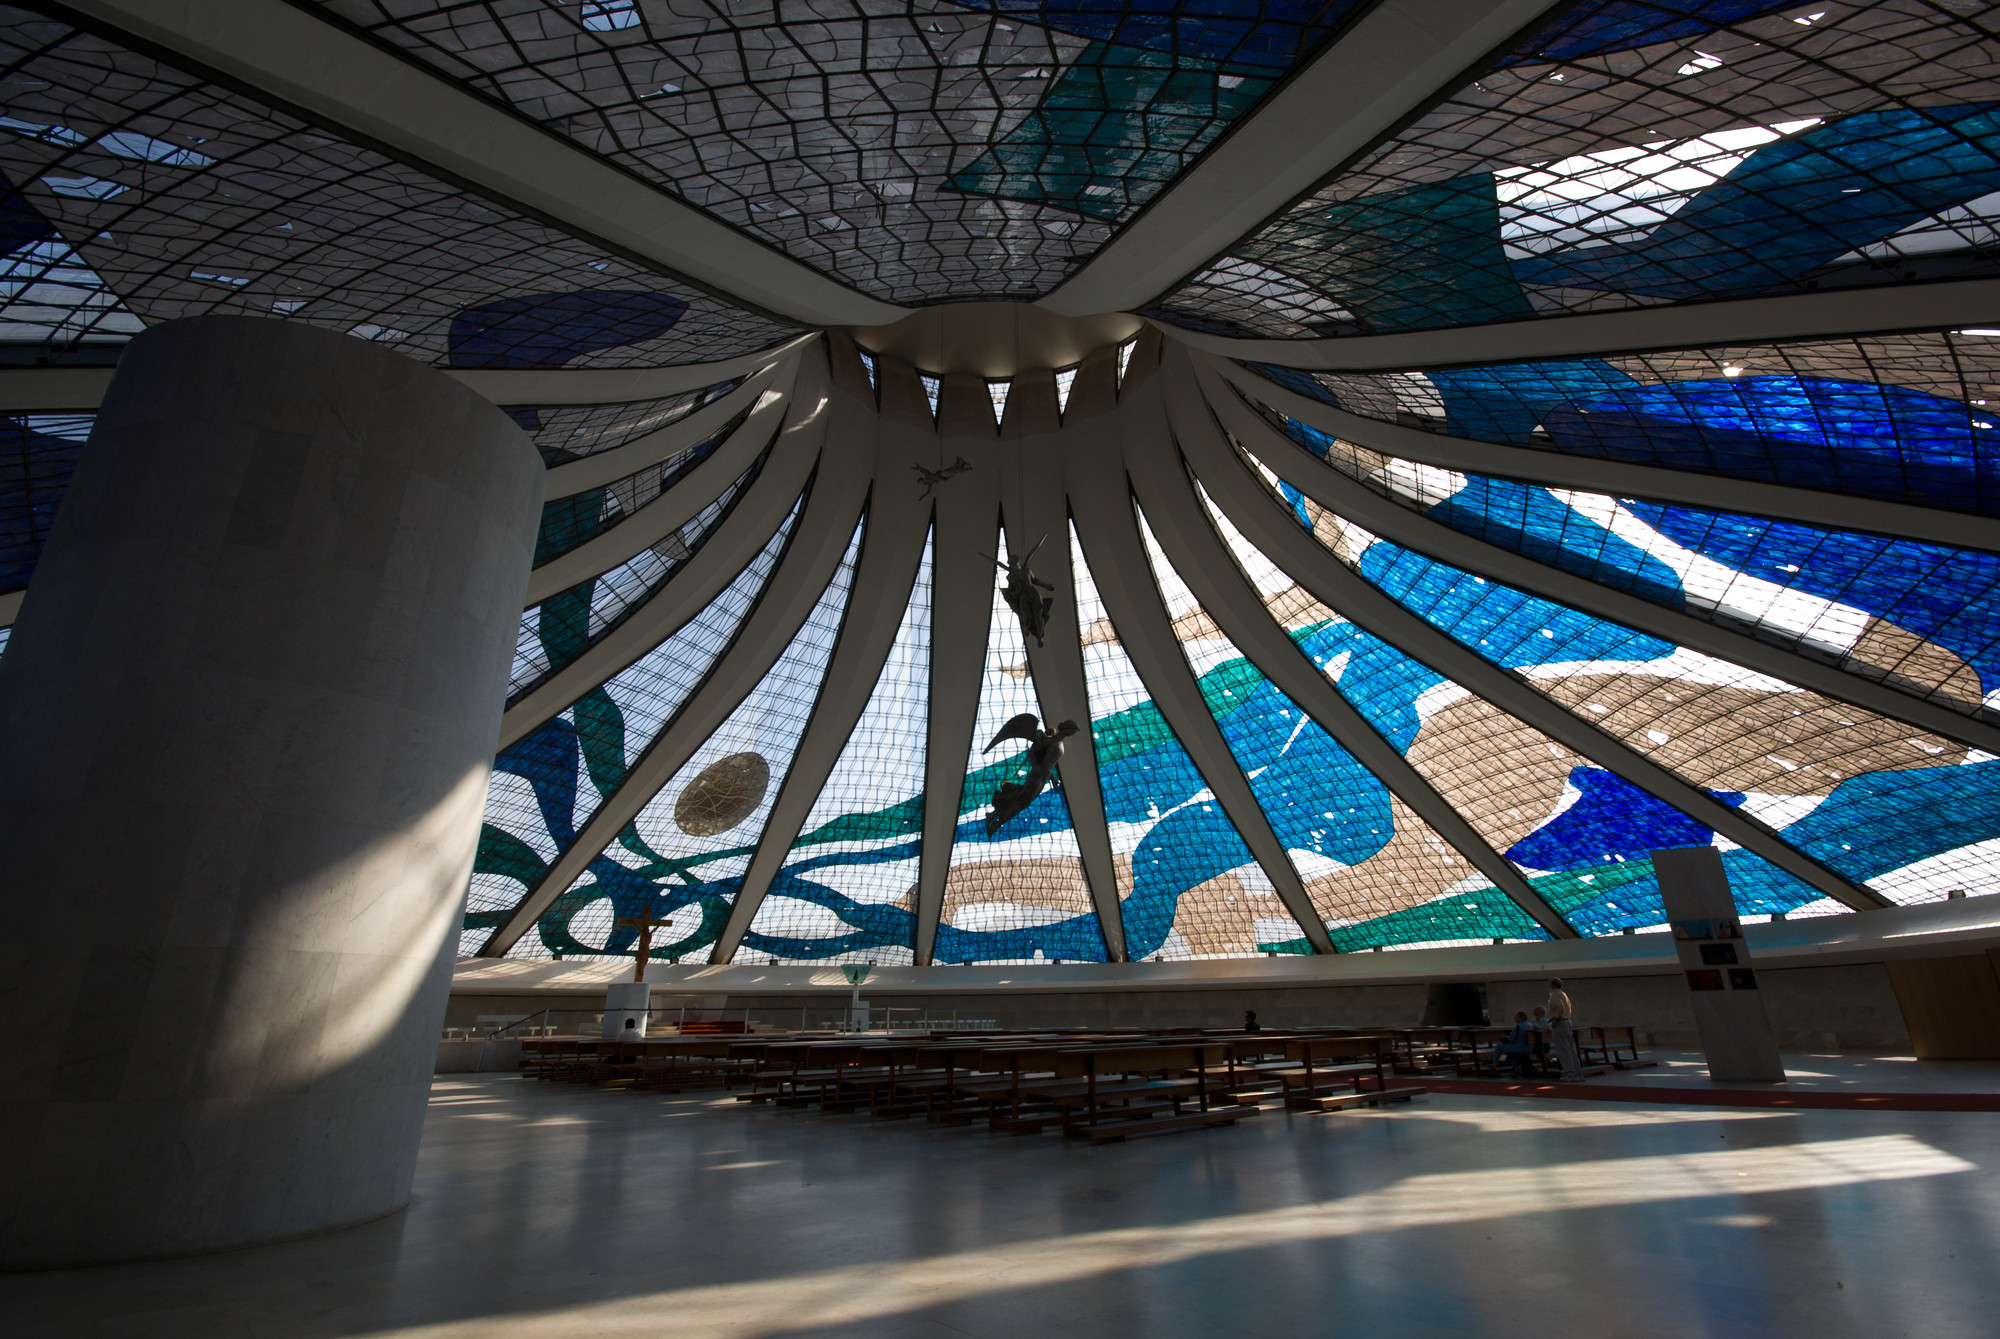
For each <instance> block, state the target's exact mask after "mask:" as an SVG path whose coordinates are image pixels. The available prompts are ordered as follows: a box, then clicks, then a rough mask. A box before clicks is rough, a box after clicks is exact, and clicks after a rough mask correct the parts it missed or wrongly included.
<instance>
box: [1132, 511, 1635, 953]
mask: <svg viewBox="0 0 2000 1339" xmlns="http://www.w3.org/2000/svg"><path fill="white" fill-rule="evenodd" d="M1202 500H1203V502H1204V503H1205V504H1206V505H1207V506H1208V509H1209V515H1210V518H1211V520H1213V521H1214V522H1215V524H1216V528H1217V531H1218V533H1219V534H1220V535H1221V537H1222V539H1223V541H1224V544H1225V545H1226V546H1227V547H1228V549H1229V550H1230V553H1231V556H1232V557H1234V558H1235V560H1236V562H1237V565H1238V566H1239V567H1240V568H1241V569H1242V571H1243V574H1244V576H1245V577H1246V578H1247V579H1248V580H1249V581H1250V583H1251V584H1252V586H1254V587H1255V588H1256V590H1257V591H1258V592H1259V593H1260V594H1261V595H1262V596H1263V598H1264V601H1265V605H1266V607H1267V608H1268V609H1269V610H1270V611H1271V613H1272V615H1273V617H1275V618H1277V619H1278V621H1279V623H1280V624H1281V625H1282V626H1283V627H1284V628H1285V629H1286V631H1287V632H1288V633H1290V635H1291V636H1292V638H1293V640H1294V641H1296V642H1297V643H1298V644H1299V648H1300V650H1302V651H1304V652H1305V653H1306V654H1307V655H1308V656H1309V657H1310V658H1311V659H1312V661H1313V663H1314V664H1316V665H1319V666H1320V667H1321V668H1322V669H1323V670H1324V671H1325V673H1326V674H1327V676H1328V678H1330V679H1331V680H1333V686H1334V688H1335V690H1336V691H1337V692H1339V693H1340V694H1341V695H1342V696H1343V697H1344V698H1346V699H1347V701H1348V703H1349V704H1350V705H1352V706H1353V707H1354V708H1355V709H1356V710H1357V711H1358V712H1359V713H1360V714H1361V716H1362V718H1363V719H1364V720H1365V721H1367V722H1368V724H1369V725H1370V726H1371V727H1373V728H1374V729H1375V730H1376V731H1377V733H1379V734H1381V735H1382V737H1383V738H1384V739H1385V740H1387V741H1388V742H1389V743H1390V744H1391V745H1392V746H1393V747H1395V748H1396V750H1397V751H1398V752H1400V753H1402V754H1403V755H1404V757H1405V758H1406V759H1408V761H1409V762H1410V765H1411V766H1412V768H1414V769H1415V770H1416V772H1417V774H1418V775H1419V776H1420V777H1422V778H1423V779H1424V780H1425V781H1426V782H1428V783H1430V785H1431V786H1432V787H1433V788H1434V789H1436V790H1437V791H1438V793H1439V795H1440V796H1441V797H1443V799H1444V800H1445V801H1446V802H1447V803H1449V804H1451V805H1452V806H1453V807H1454V808H1455V809H1457V810H1458V811H1459V813H1460V815H1461V816H1462V817H1463V818H1465V820H1466V821H1467V822H1468V823H1469V824H1470V825H1471V826H1472V829H1473V831H1474V832H1476V833H1477V834H1478V835H1479V836H1480V837H1481V838H1483V839H1484V840H1485V841H1486V842H1487V844H1488V845H1490V846H1492V847H1493V848H1494V849H1495V850H1496V851H1500V852H1505V851H1507V850H1508V848H1509V847H1511V846H1513V845H1514V844H1515V843H1516V842H1518V841H1519V840H1521V839H1522V838H1523V837H1525V836H1527V835H1528V834H1529V833H1531V832H1533V831H1535V830H1536V829H1537V827H1538V826H1542V825H1545V824H1546V822H1547V820H1548V818H1549V817H1550V815H1551V814H1553V813H1554V812H1555V809H1554V806H1555V803H1556V801H1557V800H1558V799H1559V798H1560V797H1561V795H1562V793H1563V788H1564V786H1565V785H1566V784H1567V781H1568V777H1569V775H1570V773H1571V772H1572V770H1573V769H1574V767H1575V766H1577V765H1580V764H1583V763H1584V760H1583V759H1581V758H1575V757H1573V756H1572V755H1570V754H1569V753H1568V751H1567V750H1564V749H1561V748H1559V747H1557V746H1556V745H1555V744H1554V743H1553V741H1551V740H1549V739H1547V738H1546V737H1545V736H1544V735H1542V734H1541V732H1540V731H1537V730H1534V729H1533V728H1532V727H1530V726H1528V725H1527V724H1526V723H1525V722H1522V721H1520V720H1518V719H1516V718H1515V717H1513V716H1511V715H1508V714H1507V713H1505V712H1502V711H1500V710H1499V709H1498V708H1496V707H1494V706H1493V705H1492V704H1491V703H1489V702H1486V701H1484V700H1483V699H1479V698H1475V697H1474V696H1473V695H1472V694H1470V693H1468V692H1467V691H1466V690H1465V689H1463V688H1461V687H1460V686H1459V685H1457V684H1456V683H1453V682H1452V681H1451V680H1449V679H1447V678H1445V677H1444V676H1442V675H1440V674H1437V673H1435V672H1433V671H1431V670H1430V669H1428V668H1426V667H1424V666H1422V665H1419V664H1417V663H1416V662H1415V661H1413V660H1411V659H1410V658H1409V657H1407V656H1405V655H1403V654H1402V653H1401V652H1398V651H1396V650H1395V649H1394V648H1392V647H1390V646H1388V645H1387V644H1386V643H1384V642H1382V641H1380V640H1379V639H1377V638H1375V637H1371V636H1369V635H1368V634H1367V633H1365V632H1363V631H1362V630H1361V629H1360V628H1358V627H1356V626H1355V625H1354V624H1352V623H1350V622H1348V621H1347V620H1346V619H1344V618H1342V617H1341V616H1339V615H1338V614H1336V613H1334V612H1333V611H1332V610H1330V609H1328V608H1327V607H1326V606H1324V605H1322V604H1320V603H1319V602H1318V601H1317V600H1315V599H1313V598H1312V596H1310V595H1308V594H1307V593H1306V592H1305V591H1304V590H1302V589H1301V588H1300V587H1299V586H1298V585H1296V584H1295V583H1293V582H1292V580H1291V578H1290V577H1288V576H1286V575H1285V574H1284V573H1282V572H1280V571H1279V570H1278V568H1277V566H1276V565H1275V564H1274V563H1272V562H1271V560H1270V559H1269V558H1268V557H1266V556H1265V554H1264V553H1263V551H1262V550H1260V549H1258V548H1257V547H1256V546H1255V545H1254V544H1252V543H1251V542H1250V541H1249V539H1248V538H1247V537H1245V536H1244V535H1243V534H1242V532H1241V531H1239V530H1237V528H1236V527H1235V526H1234V525H1232V524H1231V523H1230V522H1229V520H1228V519H1227V518H1226V517H1224V516H1223V515H1222V514H1221V513H1220V511H1219V510H1218V509H1217V508H1216V507H1215V505H1214V503H1213V502H1212V501H1211V500H1210V499H1209V498H1208V496H1207V494H1206V492H1203V493H1202ZM1164 556H1165V555H1164V554H1161V555H1159V558H1157V559H1156V565H1157V564H1159V563H1161V562H1163V560H1164ZM1156 570H1158V571H1160V572H1161V580H1162V584H1163V586H1164V585H1166V584H1167V583H1168V581H1169V580H1170V579H1171V582H1172V586H1173V588H1174V589H1175V594H1174V596H1173V598H1174V599H1176V600H1185V601H1189V602H1191V601H1192V600H1193V594H1192V592H1189V591H1187V590H1186V587H1185V586H1184V585H1183V584H1182V583H1181V582H1180V580H1179V577H1178V575H1177V574H1172V572H1171V567H1170V566H1156ZM1193 607H1194V608H1197V609H1198V608H1199V606H1193ZM1215 631H1216V633H1217V634H1218V635H1219V633H1220V630H1219V629H1217V630H1215ZM1185 645H1186V648H1187V650H1188V651H1189V654H1190V658H1191V659H1192V658H1193V657H1194V656H1195V655H1196V653H1197V649H1198V648H1199V647H1201V646H1202V645H1203V643H1201V642H1195V641H1190V642H1188V643H1186V644H1185ZM1209 645H1213V644H1212V643H1209ZM1225 645H1227V643H1226V642H1225ZM1228 651H1229V652H1230V653H1233V652H1234V647H1233V645H1230V646H1228ZM1208 654H1209V655H1210V656H1214V655H1215V654H1216V652H1215V651H1209V652H1208ZM1238 673H1239V674H1244V673H1249V674H1256V672H1255V671H1254V670H1253V669H1251V668H1250V667H1249V666H1248V665H1247V664H1244V665H1242V666H1241V667H1240V668H1239V670H1238ZM1256 680H1258V681H1262V680H1263V676H1262V675H1261V674H1256ZM1256 691H1259V692H1264V691H1268V693H1269V694H1271V695H1273V699H1272V700H1274V701H1282V703H1283V705H1284V708H1285V709H1287V710H1288V711H1290V712H1292V713H1297V705H1296V703H1294V702H1292V700H1291V699H1290V698H1287V697H1284V696H1283V695H1282V694H1281V693H1279V692H1278V690H1277V688H1276V687H1275V686H1274V685H1269V684H1268V682H1267V681H1264V682H1262V684H1261V687H1259V688H1258V689H1257V690H1256ZM1292 719H1294V720H1297V719H1301V718H1300V717H1299V716H1298V715H1296V714H1295V715H1294V716H1293V717H1292ZM1296 730H1297V734H1296V739H1295V740H1294V741H1293V747H1294V748H1297V747H1298V745H1299V744H1300V743H1307V744H1309V743H1310V741H1311V740H1312V739H1314V738H1316V737H1317V738H1320V739H1322V740H1323V741H1324V743H1323V745H1322V750H1323V751H1324V752H1325V756H1326V758H1327V760H1328V762H1329V764H1337V765H1338V766H1337V772H1338V773H1339V774H1340V775H1341V776H1343V777H1344V778H1345V779H1346V780H1347V781H1348V784H1347V786H1346V787H1344V788H1343V789H1346V790H1348V791H1350V792H1351V794H1350V795H1349V799H1350V804H1349V808H1350V810H1351V811H1352V813H1353V816H1354V818H1353V823H1352V826H1351V827H1349V828H1348V830H1347V832H1346V833H1345V834H1337V835H1340V836H1341V839H1342V840H1343V841H1346V842H1348V843H1353V842H1356V841H1358V842H1359V843H1360V844H1359V846H1358V847H1356V848H1355V850H1354V854H1356V855H1360V856H1361V857H1362V858H1361V859H1360V860H1358V861H1357V860H1354V859H1352V858H1350V857H1349V856H1348V855H1347V854H1345V853H1344V852H1342V851H1340V850H1330V851H1323V852H1322V854H1323V855H1328V856H1332V857H1333V858H1334V859H1337V860H1341V861H1342V862H1343V863H1346V864H1349V865H1354V866H1356V867H1357V868H1356V869H1355V870H1353V871H1351V872H1350V871H1342V872H1341V874H1340V881H1338V882H1336V881H1329V882H1331V883H1332V886H1333V888H1336V889H1338V888H1342V887H1348V888H1352V887H1354V886H1355V885H1353V884H1351V883H1347V882H1346V881H1347V880H1349V879H1351V878H1352V875H1353V874H1357V873H1361V872H1363V871H1371V870H1379V871H1380V873H1379V874H1378V875H1377V883H1378V885H1379V886H1378V887H1377V888H1376V889H1374V890H1372V891H1371V893H1370V895H1369V898H1368V901H1367V902H1366V903H1364V904H1362V905H1361V906H1360V907H1358V908H1342V909H1341V911H1340V915H1341V918H1342V920H1343V922H1345V929H1346V933H1345V940H1346V942H1347V943H1348V944H1349V945H1353V944H1356V943H1358V944H1359V945H1360V946H1362V947H1372V945H1373V943H1375V942H1382V940H1380V939H1377V938H1374V937H1373V936H1376V935H1380V934H1382V932H1383V931H1385V930H1394V931H1396V932H1398V934H1397V936H1396V937H1399V938H1404V939H1408V938H1410V937H1411V936H1414V937H1415V939H1416V941H1417V942H1420V943H1426V944H1428V943H1439V942H1484V941H1485V940H1487V939H1490V938H1528V939H1539V938H1543V937H1544V936H1545V932H1544V931H1543V930H1542V929H1541V928H1540V927H1539V926H1537V925H1535V924H1534V922H1533V920H1532V919H1531V918H1530V917H1529V916H1528V915H1527V914H1526V913H1525V912H1523V911H1521V910H1520V908H1519V907H1517V906H1516V905H1515V904H1514V903H1513V901H1512V900H1511V899H1510V898H1508V897H1507V896H1506V895H1505V894H1504V893H1502V892H1501V891H1500V890H1499V889H1497V888H1495V887H1493V886H1492V885H1491V883H1490V882H1488V880H1487V879H1485V878H1484V877H1483V876H1481V875H1480V874H1478V872H1477V871H1476V870H1475V869H1474V868H1473V867H1472V866H1471V864H1470V863H1469V862H1468V861H1466V860H1465V859H1464V857H1463V856H1461V855H1460V854H1459V853H1458V852H1457V851H1456V850H1454V849H1453V848H1452V846H1451V845H1450V844H1449V843H1447V842H1446V841H1445V840H1444V839H1443V838H1442V837H1441V836H1439V835H1438V834H1437V832H1436V831H1435V830H1434V829H1433V828H1431V827H1430V825H1429V824H1427V823H1425V822H1424V821H1423V820H1422V819H1421V818H1419V817H1418V816H1417V815H1416V814H1414V813H1412V812H1410V811H1409V809H1408V808H1407V807H1406V806H1405V805H1404V804H1403V803H1402V801H1401V800H1400V799H1398V798H1397V797H1396V796H1394V795H1392V794H1391V793H1390V791H1389V789H1388V787H1387V786H1385V785H1384V784H1382V782H1381V781H1380V780H1379V779H1377V778H1376V777H1375V776H1374V775H1373V774H1371V773H1369V772H1368V771H1366V769H1364V768H1363V767H1362V765H1361V764H1360V763H1359V762H1357V761H1355V760H1354V759H1353V758H1352V756H1351V755H1349V754H1347V753H1346V751H1345V750H1342V749H1340V746H1339V744H1338V743H1337V742H1335V741H1334V740H1333V739H1331V738H1330V737H1327V736H1325V735H1324V733H1323V732H1321V731H1320V730H1319V727H1318V726H1317V725H1316V724H1314V723H1313V722H1311V721H1310V720H1309V719H1308V720H1305V723H1304V724H1303V725H1300V726H1297V727H1296ZM1335 750H1338V752H1334V751H1335ZM1244 761H1245V765H1246V769H1247V768H1248V767H1249V766H1250V763H1249V760H1248V759H1245V760H1244ZM1502 778H1504V781H1503V780H1502ZM1320 789H1321V790H1327V789H1331V787H1328V786H1325V785H1322V786H1321V787H1320ZM1385 819H1388V820H1391V821H1393V823H1394V826H1393V827H1390V826H1388V823H1387V822H1385ZM1364 828H1365V829H1366V830H1367V831H1366V833H1365V835H1364V831H1363V829H1364ZM1384 838H1386V839H1387V842H1388V844H1387V845H1386V846H1384V845H1382V842H1383V840H1384ZM1376 848H1379V850H1377V849H1376ZM1518 867H1519V866H1518V862H1517V868H1518ZM1521 872H1522V874H1523V876H1524V877H1527V878H1529V880H1530V882H1531V883H1533V882H1535V876H1536V874H1537V873H1538V871H1537V870H1534V869H1525V868H1524V869H1522V870H1521ZM1541 891H1544V892H1545V895H1549V894H1556V895H1558V900H1563V899H1561V898H1560V896H1559V894H1560V893H1561V892H1563V891H1567V890H1564V889H1546V890H1541ZM1567 901H1568V902H1569V903H1570V904H1572V905H1574V904H1575V903H1576V902H1577V899H1576V898H1574V897H1571V898H1568V899H1567ZM1620 909H1621V908H1617V907H1613V908H1610V910H1612V911H1618V910H1620ZM1390 912H1395V913H1398V914H1395V915H1390V914H1389V913H1390ZM1578 928H1579V929H1581V930H1582V931H1583V932H1584V933H1586V934H1590V933H1600V932H1602V931H1601V930H1600V929H1598V928H1597V927H1595V926H1593V925H1591V923H1590V921H1589V919H1588V917H1586V918H1585V923H1584V924H1583V925H1580V926H1579V927H1578ZM1336 942H1342V937H1341V936H1336ZM1388 942H1390V943H1395V942H1396V938H1390V939H1389V940H1388Z"/></svg>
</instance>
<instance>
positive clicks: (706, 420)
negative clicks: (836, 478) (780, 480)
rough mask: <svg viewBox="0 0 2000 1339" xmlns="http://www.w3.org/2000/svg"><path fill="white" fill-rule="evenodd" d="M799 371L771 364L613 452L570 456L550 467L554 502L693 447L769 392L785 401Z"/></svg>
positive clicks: (790, 365) (792, 365)
mask: <svg viewBox="0 0 2000 1339" xmlns="http://www.w3.org/2000/svg"><path fill="white" fill-rule="evenodd" d="M797 375H798V363H797V361H796V360H791V359H788V360H787V361H785V362H784V363H783V364H780V365H774V366H771V367H767V368H765V369H763V370H762V371H760V372H757V373H755V374H754V375H752V376H750V377H749V378H747V379H746V380H745V381H744V382H743V384H742V385H740V386H738V387H737V388H736V389H735V390H733V391H731V392H729V394H727V395H725V396H723V397H722V398H721V399H719V400H714V401H711V402H710V403H708V404H705V405H703V406H702V407H701V408H699V409H697V410H695V411H694V412H693V413H691V414H689V415H688V416H687V417H685V418H681V419H676V420H675V421H674V422H672V423H669V424H667V425H666V426H665V427H664V428H660V429H658V430H656V431H654V432H649V433H647V434H646V435H645V436H643V437H635V438H633V439H632V440H631V441H629V442H626V443H624V444H623V445H621V446H614V447H612V448H611V449H610V450H609V451H599V452H596V453H595V454H593V455H588V456H584V457H583V458H581V459H579V460H572V461H570V462H568V463H567V464H562V465H552V466H550V467H549V491H548V493H547V497H548V498H549V500H550V501H554V500H555V499H557V498H565V497H574V496H576V495H577V494H578V493H582V492H586V491H588V490H589V489H592V488H603V487H605V486H606V485H609V484H614V483H617V482H618V481H619V480H620V479H623V478H624V477H625V476H627V475H628V474H636V473H638V472H639V471H640V470H643V469H645V468H646V466H648V465H657V464H659V463H660V462H661V461H663V460H671V459H673V458H674V457H675V456H677V455H679V454H680V453H681V452H683V451H686V450H687V449H689V448H690V447H693V446H697V445H699V444H700V443H701V442H703V441H705V440H707V439H708V438H710V437H713V436H714V435H715V434H716V433H718V432H720V431H721V430H722V429H723V428H724V427H726V426H727V425H728V423H729V420H730V419H732V418H735V417H736V416H737V415H738V414H740V413H743V412H745V411H747V410H750V409H753V408H755V407H757V406H758V405H759V404H761V403H763V402H764V400H765V397H766V393H767V392H768V394H769V397H770V398H771V399H773V400H783V399H784V398H785V397H787V396H789V395H790V394H791V393H792V383H793V381H794V380H796V378H797Z"/></svg>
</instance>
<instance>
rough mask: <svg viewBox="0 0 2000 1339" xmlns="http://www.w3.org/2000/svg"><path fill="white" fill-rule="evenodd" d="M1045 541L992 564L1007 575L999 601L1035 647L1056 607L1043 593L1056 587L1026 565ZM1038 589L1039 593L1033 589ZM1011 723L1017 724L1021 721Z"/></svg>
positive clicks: (1039, 541) (1044, 537)
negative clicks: (1050, 614)
mask: <svg viewBox="0 0 2000 1339" xmlns="http://www.w3.org/2000/svg"><path fill="white" fill-rule="evenodd" d="M1048 538H1049V537H1048V536H1047V535H1043V536H1042V537H1041V538H1040V539H1038V540H1036V541H1035V547H1034V548H1032V549H1029V550H1028V551H1027V552H1026V553H1024V554H1022V555H1021V556H1020V557H1019V558H1015V559H1012V560H1010V561H1008V562H1004V563H1003V562H1001V561H1000V560H999V559H998V558H995V559H994V560H993V563H994V566H996V567H998V568H999V569H1000V570H1001V571H1003V572H1005V573H1006V574H1007V584H1006V586H1005V587H1003V588H1002V589H1001V591H1000V598H1001V599H1003V600H1005V601H1006V602H1007V607H1008V608H1009V609H1012V610H1013V611H1014V616H1015V617H1016V618H1018V619H1020V620H1021V631H1022V632H1024V633H1026V634H1027V635H1028V636H1030V637H1033V638H1034V639H1035V645H1036V646H1040V645H1041V644H1042V635H1043V634H1044V633H1046V632H1047V631H1048V630H1049V610H1050V609H1052V608H1054V607H1055V602H1056V601H1055V596H1054V595H1044V594H1042V591H1045V590H1046V591H1053V590H1054V589H1055V587H1054V586H1053V585H1051V584H1050V583H1049V582H1046V581H1044V580H1042V579H1041V578H1040V577H1038V576H1036V575H1035V574H1034V573H1033V572H1030V571H1029V570H1028V563H1029V562H1030V561H1031V560H1032V559H1033V558H1034V556H1035V552H1036V550H1037V549H1040V548H1041V547H1042V545H1043V544H1045V543H1047V542H1048ZM1037 587H1040V589H1039V590H1038V589H1036V588H1037ZM1014 719H1015V720H1019V719H1020V717H1018V716H1017V717H1015V718H1014ZM1009 725H1010V726H1011V725H1012V722H1009Z"/></svg>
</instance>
